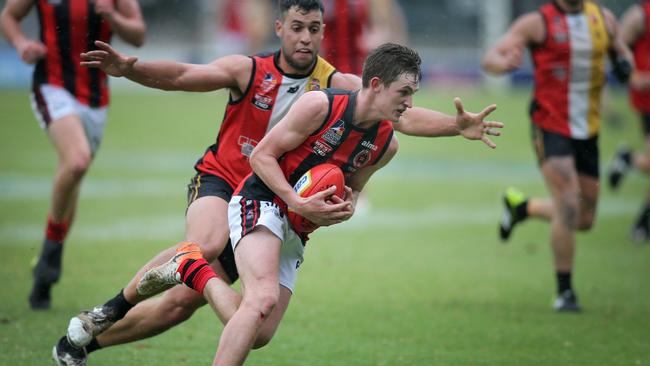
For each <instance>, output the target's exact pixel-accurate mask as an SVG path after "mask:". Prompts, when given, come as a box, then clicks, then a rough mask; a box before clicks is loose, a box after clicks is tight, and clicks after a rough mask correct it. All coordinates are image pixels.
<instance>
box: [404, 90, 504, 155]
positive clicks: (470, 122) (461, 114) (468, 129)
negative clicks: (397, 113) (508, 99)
mask: <svg viewBox="0 0 650 366" xmlns="http://www.w3.org/2000/svg"><path fill="white" fill-rule="evenodd" d="M454 105H455V107H456V116H450V115H447V114H444V113H441V112H437V111H433V110H429V109H425V108H416V107H414V108H411V109H408V110H407V111H406V112H405V113H404V114H403V115H402V118H400V121H399V122H398V123H395V124H394V127H395V129H396V130H397V131H400V132H402V133H404V134H407V135H414V136H427V137H438V136H456V135H461V136H463V137H464V138H466V139H468V140H479V141H482V142H483V143H484V144H486V145H487V146H489V147H491V148H495V147H496V144H495V143H494V142H492V140H491V139H490V137H489V136H500V135H501V132H500V131H499V129H500V128H503V126H504V125H503V123H502V122H497V121H486V120H485V118H486V117H487V116H488V115H490V113H492V112H493V111H494V110H496V108H497V106H496V105H494V104H491V105H489V106H487V107H485V108H484V109H483V110H482V111H481V112H480V113H472V112H468V111H466V110H465V108H464V107H463V103H462V101H461V100H460V98H454Z"/></svg>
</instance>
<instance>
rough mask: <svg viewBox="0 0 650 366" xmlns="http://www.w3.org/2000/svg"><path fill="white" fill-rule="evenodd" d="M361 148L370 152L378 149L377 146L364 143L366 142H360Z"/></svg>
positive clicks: (368, 142) (367, 142)
mask: <svg viewBox="0 0 650 366" xmlns="http://www.w3.org/2000/svg"><path fill="white" fill-rule="evenodd" d="M361 146H363V147H365V148H366V149H370V150H372V151H377V149H378V147H377V145H375V144H373V143H372V142H370V141H366V140H363V141H361Z"/></svg>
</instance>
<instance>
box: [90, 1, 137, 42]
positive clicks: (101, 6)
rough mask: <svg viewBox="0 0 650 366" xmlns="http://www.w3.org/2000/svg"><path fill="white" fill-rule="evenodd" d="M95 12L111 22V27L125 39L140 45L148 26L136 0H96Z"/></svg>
mask: <svg viewBox="0 0 650 366" xmlns="http://www.w3.org/2000/svg"><path fill="white" fill-rule="evenodd" d="M94 6H95V13H97V14H99V15H101V16H102V18H104V19H106V21H108V22H109V23H110V24H111V29H112V30H113V32H115V34H117V35H118V37H120V38H121V39H123V40H124V41H126V42H128V43H130V44H132V45H134V46H137V47H140V46H142V44H143V43H144V39H145V34H146V31H147V27H146V25H145V23H144V20H143V19H142V13H141V12H140V6H139V5H138V2H137V1H136V0H117V1H115V2H113V0H95V2H94Z"/></svg>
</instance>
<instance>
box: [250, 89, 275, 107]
mask: <svg viewBox="0 0 650 366" xmlns="http://www.w3.org/2000/svg"><path fill="white" fill-rule="evenodd" d="M272 102H273V98H271V97H269V96H266V95H261V94H259V93H255V95H254V96H253V105H254V106H256V107H257V108H259V109H263V110H265V111H268V110H269V109H271V107H272V106H273V104H272Z"/></svg>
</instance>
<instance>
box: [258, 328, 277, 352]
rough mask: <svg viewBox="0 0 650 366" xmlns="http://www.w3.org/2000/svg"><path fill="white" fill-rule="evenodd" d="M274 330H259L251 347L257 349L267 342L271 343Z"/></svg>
mask: <svg viewBox="0 0 650 366" xmlns="http://www.w3.org/2000/svg"><path fill="white" fill-rule="evenodd" d="M274 333H275V332H264V331H261V332H260V333H259V334H258V335H257V338H255V343H253V349H259V348H262V347H264V346H266V345H267V344H269V343H271V339H273V334H274Z"/></svg>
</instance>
